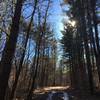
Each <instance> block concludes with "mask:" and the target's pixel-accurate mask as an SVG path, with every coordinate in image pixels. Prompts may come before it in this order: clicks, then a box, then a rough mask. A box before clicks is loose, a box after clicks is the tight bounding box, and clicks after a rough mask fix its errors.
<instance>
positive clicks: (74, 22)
mask: <svg viewBox="0 0 100 100" xmlns="http://www.w3.org/2000/svg"><path fill="white" fill-rule="evenodd" d="M68 23H69V24H71V25H72V26H73V27H74V26H75V25H76V21H74V20H73V21H70V20H69V21H68Z"/></svg>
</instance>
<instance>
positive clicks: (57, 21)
mask: <svg viewBox="0 0 100 100" xmlns="http://www.w3.org/2000/svg"><path fill="white" fill-rule="evenodd" d="M61 2H62V0H54V1H53V4H52V7H51V8H50V9H51V16H50V22H51V24H52V27H53V29H54V32H55V37H56V38H57V39H60V38H61V37H62V34H61V32H60V31H61V30H63V24H62V19H63V16H62V8H61V6H60V3H61Z"/></svg>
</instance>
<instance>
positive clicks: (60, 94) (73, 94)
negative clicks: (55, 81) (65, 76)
mask: <svg viewBox="0 0 100 100" xmlns="http://www.w3.org/2000/svg"><path fill="white" fill-rule="evenodd" d="M33 100H100V95H98V96H97V95H89V94H87V93H85V94H84V95H81V94H80V92H79V91H77V90H74V89H71V88H70V87H69V86H66V87H61V86H59V87H46V88H42V89H36V90H35V91H34V96H33Z"/></svg>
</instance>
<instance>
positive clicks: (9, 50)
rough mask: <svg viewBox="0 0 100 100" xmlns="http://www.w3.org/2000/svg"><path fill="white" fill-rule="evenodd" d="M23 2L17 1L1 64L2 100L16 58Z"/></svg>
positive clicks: (0, 93) (0, 84) (0, 86)
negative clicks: (14, 57)
mask: <svg viewBox="0 0 100 100" xmlns="http://www.w3.org/2000/svg"><path fill="white" fill-rule="evenodd" d="M22 4H23V0H17V3H16V8H15V13H14V17H13V19H12V25H11V30H10V36H9V39H8V41H7V43H6V45H5V48H4V52H3V56H2V59H1V64H0V100H4V98H5V94H6V88H7V86H8V79H9V75H10V71H11V64H12V59H13V56H14V52H15V48H16V42H17V37H18V32H19V23H20V16H21V9H22Z"/></svg>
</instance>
